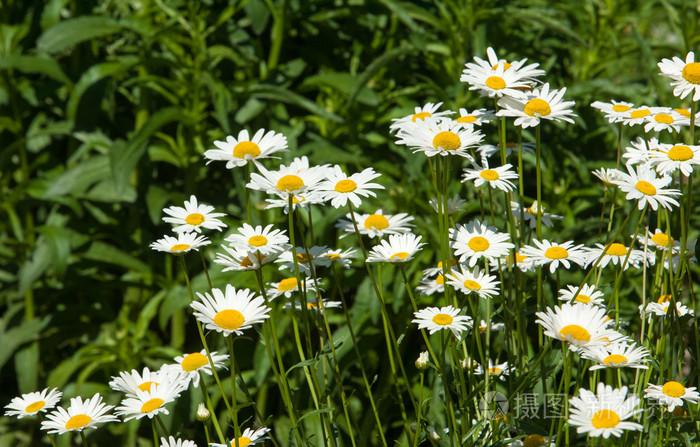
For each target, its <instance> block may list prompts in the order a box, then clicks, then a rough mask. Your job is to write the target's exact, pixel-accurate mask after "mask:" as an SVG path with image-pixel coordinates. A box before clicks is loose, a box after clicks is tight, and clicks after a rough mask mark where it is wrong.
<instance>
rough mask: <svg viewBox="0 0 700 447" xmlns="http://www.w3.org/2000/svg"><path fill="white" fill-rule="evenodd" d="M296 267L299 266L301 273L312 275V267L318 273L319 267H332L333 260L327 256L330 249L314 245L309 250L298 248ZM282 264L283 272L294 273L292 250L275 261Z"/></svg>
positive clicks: (283, 253)
mask: <svg viewBox="0 0 700 447" xmlns="http://www.w3.org/2000/svg"><path fill="white" fill-rule="evenodd" d="M295 251H296V265H298V266H299V271H301V272H302V273H305V274H307V275H308V274H310V273H311V265H313V267H314V270H315V271H317V270H318V268H319V267H328V266H329V265H331V259H330V258H329V257H327V256H325V254H326V253H328V247H325V246H317V245H314V246H313V247H310V248H309V249H308V253H307V250H306V249H305V248H304V247H297V248H296V250H295ZM275 262H277V263H281V264H282V266H281V267H280V268H281V269H282V270H290V271H292V272H293V271H294V269H295V266H294V255H293V253H292V250H288V251H285V252H282V253H281V254H280V256H279V258H277V260H276V261H275Z"/></svg>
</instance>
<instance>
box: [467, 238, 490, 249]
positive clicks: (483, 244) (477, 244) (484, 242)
mask: <svg viewBox="0 0 700 447" xmlns="http://www.w3.org/2000/svg"><path fill="white" fill-rule="evenodd" d="M467 245H468V246H469V248H471V249H472V250H473V251H486V250H488V248H489V246H490V245H491V244H489V240H488V239H486V238H485V237H482V236H474V237H473V238H471V239H469V242H467Z"/></svg>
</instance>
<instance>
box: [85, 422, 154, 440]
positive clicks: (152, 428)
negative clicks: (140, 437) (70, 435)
mask: <svg viewBox="0 0 700 447" xmlns="http://www.w3.org/2000/svg"><path fill="white" fill-rule="evenodd" d="M151 430H152V431H153V447H159V444H158V428H157V427H156V420H155V419H151ZM81 433H82V432H81Z"/></svg>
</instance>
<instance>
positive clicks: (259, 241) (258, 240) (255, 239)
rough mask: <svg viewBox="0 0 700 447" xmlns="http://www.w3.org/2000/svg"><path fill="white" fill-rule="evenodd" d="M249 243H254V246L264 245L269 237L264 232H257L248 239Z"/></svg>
mask: <svg viewBox="0 0 700 447" xmlns="http://www.w3.org/2000/svg"><path fill="white" fill-rule="evenodd" d="M248 245H252V246H253V247H262V246H263V245H267V238H266V237H265V236H263V235H262V234H256V235H255V236H251V237H250V238H249V239H248Z"/></svg>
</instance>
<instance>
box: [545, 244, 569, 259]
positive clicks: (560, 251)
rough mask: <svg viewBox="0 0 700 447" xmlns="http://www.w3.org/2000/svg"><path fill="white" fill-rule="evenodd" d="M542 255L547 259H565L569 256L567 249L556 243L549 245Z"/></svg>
mask: <svg viewBox="0 0 700 447" xmlns="http://www.w3.org/2000/svg"><path fill="white" fill-rule="evenodd" d="M544 257H545V258H547V259H554V260H556V259H566V258H568V257H569V251H568V250H567V249H566V248H564V247H559V246H557V245H555V246H553V247H549V248H548V249H547V250H545V252H544Z"/></svg>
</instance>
